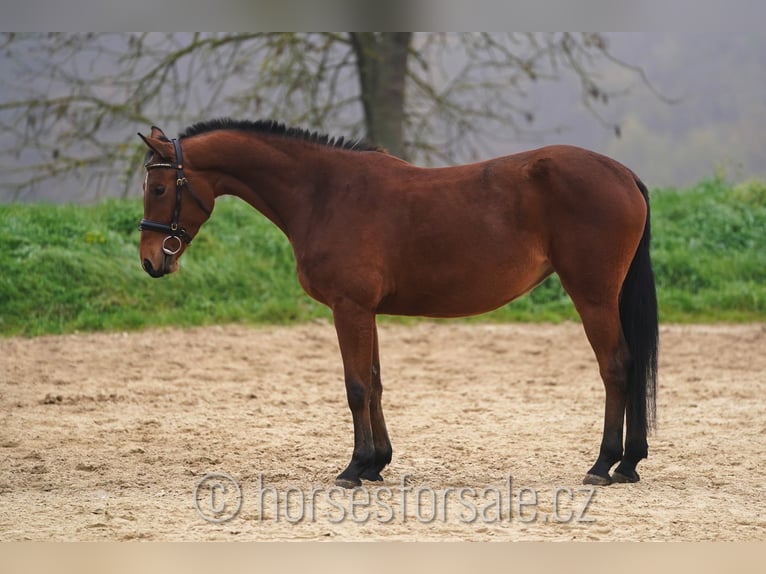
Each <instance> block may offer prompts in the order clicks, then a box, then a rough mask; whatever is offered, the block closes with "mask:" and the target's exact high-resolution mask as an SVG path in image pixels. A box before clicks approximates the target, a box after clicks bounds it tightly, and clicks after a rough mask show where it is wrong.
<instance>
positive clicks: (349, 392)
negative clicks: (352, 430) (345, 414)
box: [346, 377, 370, 411]
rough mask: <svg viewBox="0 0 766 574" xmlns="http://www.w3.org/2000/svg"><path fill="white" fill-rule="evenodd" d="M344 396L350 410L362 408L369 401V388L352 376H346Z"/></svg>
mask: <svg viewBox="0 0 766 574" xmlns="http://www.w3.org/2000/svg"><path fill="white" fill-rule="evenodd" d="M346 398H347V399H348V407H349V408H350V409H351V410H352V411H358V410H359V409H363V408H364V407H366V406H367V405H369V402H370V389H369V387H368V386H367V385H365V384H364V383H362V382H361V381H358V380H357V379H354V378H350V377H349V378H346Z"/></svg>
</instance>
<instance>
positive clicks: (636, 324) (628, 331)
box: [620, 178, 659, 430]
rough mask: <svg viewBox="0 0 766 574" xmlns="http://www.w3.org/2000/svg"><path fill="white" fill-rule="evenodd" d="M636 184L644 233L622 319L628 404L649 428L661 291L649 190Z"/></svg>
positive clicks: (653, 401)
mask: <svg viewBox="0 0 766 574" xmlns="http://www.w3.org/2000/svg"><path fill="white" fill-rule="evenodd" d="M636 185H638V188H639V189H640V190H641V193H642V194H643V196H644V199H645V200H646V223H645V224H644V235H643V236H642V237H641V242H640V243H639V244H638V249H637V250H636V253H635V255H634V256H633V261H632V262H631V264H630V269H628V274H627V276H626V277H625V282H624V283H623V285H622V292H621V293H620V321H621V322H622V332H623V334H624V336H625V340H626V342H627V343H628V350H629V351H630V355H631V358H632V361H631V366H630V370H629V371H628V403H629V405H630V409H631V416H632V417H633V420H634V421H636V423H638V424H642V425H643V426H644V427H645V428H646V429H647V430H649V429H651V428H654V426H655V424H656V409H657V348H658V345H659V328H658V318H657V291H656V288H655V285H654V271H653V270H652V260H651V257H650V256H649V241H650V239H651V225H650V220H651V218H650V215H649V191H648V190H647V189H646V186H645V185H644V184H643V182H642V181H641V180H639V179H638V178H636Z"/></svg>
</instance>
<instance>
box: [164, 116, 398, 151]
mask: <svg viewBox="0 0 766 574" xmlns="http://www.w3.org/2000/svg"><path fill="white" fill-rule="evenodd" d="M217 130H236V131H241V132H252V133H259V134H267V135H274V136H280V137H285V138H291V139H297V140H302V141H307V142H309V143H314V144H319V145H323V146H327V147H331V148H336V149H344V150H350V151H380V152H385V150H384V149H383V148H381V147H379V146H376V145H374V144H371V143H369V142H367V141H365V140H363V139H346V138H343V137H337V138H336V137H331V136H329V135H327V134H321V133H319V132H312V131H310V130H306V129H303V128H295V127H288V126H286V125H285V124H283V123H280V122H277V121H274V120H258V121H250V120H234V119H232V118H217V119H213V120H208V121H205V122H198V123H195V124H192V125H191V126H189V127H187V128H186V129H185V130H184V131H183V132H181V134H180V135H179V136H178V137H179V139H183V138H188V137H192V136H196V135H200V134H204V133H208V132H212V131H217Z"/></svg>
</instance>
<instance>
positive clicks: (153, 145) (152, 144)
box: [138, 132, 162, 157]
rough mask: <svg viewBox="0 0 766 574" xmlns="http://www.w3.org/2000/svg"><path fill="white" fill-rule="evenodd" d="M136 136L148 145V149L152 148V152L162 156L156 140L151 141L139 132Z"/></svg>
mask: <svg viewBox="0 0 766 574" xmlns="http://www.w3.org/2000/svg"><path fill="white" fill-rule="evenodd" d="M138 137H140V138H141V139H142V140H144V143H145V144H146V147H148V148H149V149H150V150H152V151H153V152H154V153H156V154H157V155H159V156H160V157H162V151H161V150H160V146H159V145H157V142H153V141H152V140H151V139H149V138H148V137H146V136H145V135H144V134H142V133H141V132H138Z"/></svg>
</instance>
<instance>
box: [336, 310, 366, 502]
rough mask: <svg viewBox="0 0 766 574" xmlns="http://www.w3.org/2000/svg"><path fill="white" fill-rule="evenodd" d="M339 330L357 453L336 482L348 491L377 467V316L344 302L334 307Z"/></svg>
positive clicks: (339, 341) (359, 483)
mask: <svg viewBox="0 0 766 574" xmlns="http://www.w3.org/2000/svg"><path fill="white" fill-rule="evenodd" d="M333 319H334V321H335V331H336V332H337V334H338V343H339V344H340V352H341V356H342V357H343V372H344V376H345V381H346V396H347V398H348V406H349V408H350V409H351V415H352V417H353V420H354V451H353V454H352V455H351V462H350V463H349V465H348V466H347V467H346V469H345V470H344V471H343V472H341V473H340V474H339V475H338V477H337V478H336V479H335V484H336V485H337V486H341V487H344V488H354V487H355V486H360V485H361V484H362V481H361V480H360V477H361V476H362V475H363V474H364V473H365V472H366V471H368V469H370V468H373V467H374V466H375V461H376V457H375V442H374V439H373V431H372V421H371V415H370V402H371V398H372V386H373V385H372V378H373V374H372V370H373V369H372V363H373V346H374V341H375V315H374V313H372V312H371V311H368V310H366V309H364V308H362V307H359V306H358V305H356V304H354V303H350V302H342V303H339V304H336V305H334V306H333Z"/></svg>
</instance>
